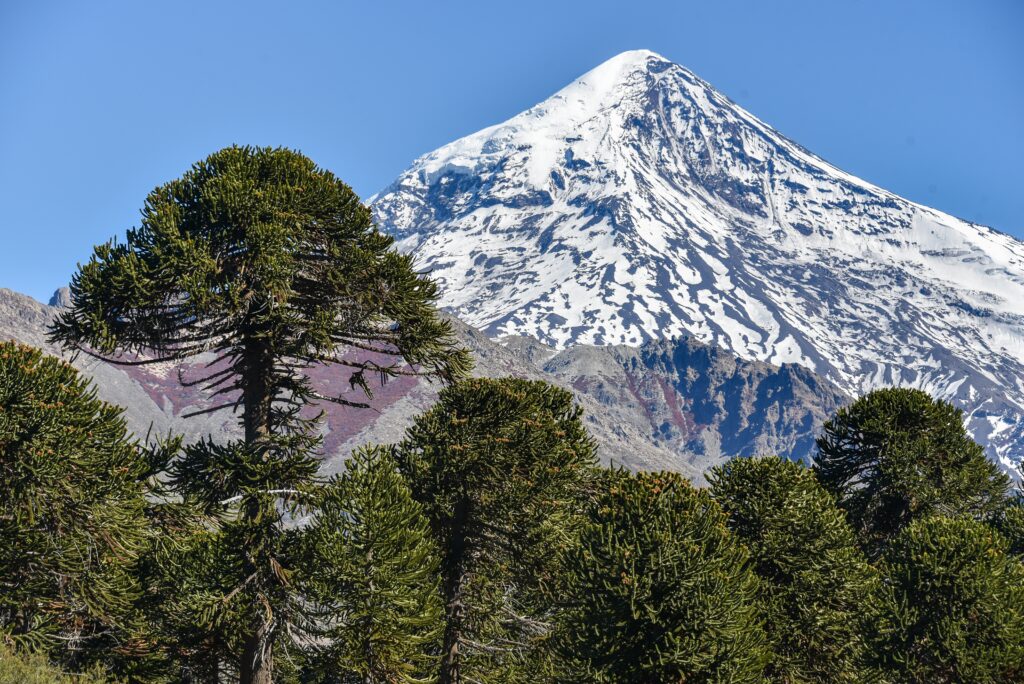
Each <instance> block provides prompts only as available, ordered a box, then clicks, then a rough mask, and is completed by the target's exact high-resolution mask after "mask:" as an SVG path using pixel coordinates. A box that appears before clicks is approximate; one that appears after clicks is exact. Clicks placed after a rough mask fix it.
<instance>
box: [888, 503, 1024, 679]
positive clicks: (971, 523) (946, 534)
mask: <svg viewBox="0 0 1024 684" xmlns="http://www.w3.org/2000/svg"><path fill="white" fill-rule="evenodd" d="M879 566H880V569H881V571H882V575H883V577H884V578H885V582H884V584H885V587H886V590H887V591H888V592H890V594H891V597H890V600H888V601H886V602H884V603H882V604H881V605H882V607H883V611H882V614H881V620H880V622H879V629H878V630H877V631H876V632H875V633H874V634H872V635H871V636H872V639H871V641H872V646H873V648H872V649H871V651H870V652H871V653H872V654H873V657H874V658H875V659H876V660H877V662H878V665H879V666H880V667H881V668H882V669H883V670H884V671H885V672H886V673H887V674H889V678H890V680H891V681H894V682H907V683H908V684H954V682H990V683H992V684H1001V683H1004V682H1005V683H1006V684H1009V683H1010V682H1020V681H1024V565H1022V564H1021V563H1020V561H1019V560H1018V559H1017V558H1014V557H1012V556H1010V555H1008V553H1007V542H1006V540H1005V539H1004V538H1003V537H1002V536H1001V535H1000V534H999V533H998V532H996V531H995V530H993V529H992V528H990V527H988V526H987V525H984V524H982V523H980V522H977V521H975V520H972V519H970V518H968V517H964V516H961V517H957V518H945V517H932V518H922V519H920V520H917V521H915V522H913V523H911V524H910V525H909V526H907V527H906V528H905V529H904V530H903V531H901V532H900V534H899V535H898V536H897V537H896V539H895V540H894V541H893V543H892V544H891V545H890V546H889V547H888V548H887V549H886V553H885V556H884V557H883V559H882V561H881V563H880V564H879Z"/></svg>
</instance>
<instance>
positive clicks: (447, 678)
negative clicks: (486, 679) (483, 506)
mask: <svg viewBox="0 0 1024 684" xmlns="http://www.w3.org/2000/svg"><path fill="white" fill-rule="evenodd" d="M468 517H469V505H468V503H467V502H466V501H462V502H460V503H459V504H458V505H457V506H456V507H455V515H454V520H453V521H452V537H451V548H450V549H449V555H448V558H447V562H446V563H445V566H446V567H445V577H444V599H445V626H444V645H443V649H442V652H441V677H440V679H439V684H462V651H461V649H460V647H461V644H462V636H463V634H462V631H463V626H464V623H465V618H466V604H465V601H464V599H463V595H462V591H463V588H464V586H465V580H466V560H467V559H466V522H467V520H468Z"/></svg>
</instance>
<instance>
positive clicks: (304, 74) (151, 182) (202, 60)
mask: <svg viewBox="0 0 1024 684" xmlns="http://www.w3.org/2000/svg"><path fill="white" fill-rule="evenodd" d="M1022 36H1024V2H1021V1H1020V0H1001V1H1000V0H960V1H957V2H950V1H947V0H927V1H920V2H918V1H910V0H886V1H874V0H871V1H869V0H847V1H845V2H838V1H836V2H832V1H822V0H808V1H797V0H749V1H746V2H740V1H738V0H716V1H714V2H712V1H710V0H700V1H699V2H689V1H682V0H666V1H664V2H642V1H639V0H633V1H632V2H628V3H627V2H621V1H620V2H604V1H601V0H588V1H579V2H565V1H562V0H543V1H541V2H533V1H519V2H504V3H501V2H497V1H495V2H491V1H490V0H488V1H486V2H485V1H482V0H476V1H475V2H440V1H438V2H422V1H421V2H359V3H355V2H347V1H342V0H335V1H333V2H304V1H301V0H292V1H290V2H283V1H279V2H259V1H255V0H250V1H249V2H237V3H230V2H224V1H218V0H205V1H202V2H192V1H185V0H176V1H173V2H148V1H147V2H140V1H133V2H129V1H125V2H105V1H103V0H90V1H89V2H58V1H49V2H46V1H43V0H0V238H2V242H0V287H9V288H12V289H16V290H20V291H22V292H26V293H28V294H31V295H33V296H35V297H37V298H40V299H44V300H45V299H46V298H47V297H48V296H49V294H50V293H51V292H52V291H53V289H54V288H56V287H57V286H58V285H61V284H63V283H65V282H66V281H67V280H68V278H69V276H70V274H71V273H72V272H73V270H74V268H75V264H76V262H78V261H80V260H85V259H86V258H87V257H88V256H89V254H90V250H91V246H92V245H93V244H95V243H97V242H102V241H105V240H106V239H108V238H110V237H112V236H114V235H123V233H124V231H125V229H127V228H128V227H130V226H132V225H134V224H135V223H136V222H137V218H138V211H139V208H140V207H141V205H142V201H143V199H144V198H145V196H146V193H147V192H148V191H149V190H151V189H152V188H153V187H155V186H156V185H158V184H160V183H162V182H164V181H167V180H170V179H172V178H175V177H177V176H179V175H180V174H181V173H182V172H183V171H185V169H186V168H187V167H188V166H189V164H190V163H192V162H193V161H196V160H197V159H200V158H202V157H204V156H206V155H207V154H209V153H210V152H212V151H214V150H216V149H219V148H220V147H223V146H225V145H228V144H231V143H250V144H258V145H285V146H289V147H295V148H299V149H301V150H302V151H303V152H305V153H306V154H308V155H310V156H311V157H313V158H314V159H315V160H316V161H317V162H318V163H320V164H321V165H322V166H325V167H327V168H330V169H331V170H333V171H334V172H335V173H337V174H338V175H339V176H341V177H342V178H344V179H345V180H347V181H348V182H349V183H350V184H351V185H352V186H353V187H354V188H355V189H356V191H357V192H359V193H360V194H361V195H362V196H364V197H366V196H369V195H371V194H372V193H374V192H376V191H377V190H379V189H380V188H381V187H383V186H385V185H386V184H387V183H389V182H390V181H391V180H392V179H393V178H394V177H395V176H396V175H397V174H398V173H399V172H400V171H401V170H402V169H403V168H404V167H405V166H406V165H407V164H408V163H409V162H410V161H411V160H412V159H414V158H415V157H417V156H418V155H420V154H422V153H424V152H428V151H430V150H432V149H434V148H435V147H438V146H439V145H442V144H444V143H446V142H448V141H450V140H453V139H455V138H457V137H460V136H462V135H465V134H468V133H471V132H473V131H475V130H478V129H480V128H482V127H484V126H488V125H491V124H493V123H497V122H499V121H501V120H504V119H506V118H508V117H509V116H511V115H513V114H515V113H517V112H519V111H521V110H522V109H525V108H527V107H528V106H530V105H532V104H534V103H536V102H537V101H539V100H541V99H543V98H545V97H547V96H548V95H550V94H551V93H552V92H554V91H555V90H557V89H558V88H560V87H562V86H563V85H565V84H566V83H568V82H569V81H571V80H572V79H573V78H575V77H576V76H578V75H580V74H581V73H583V72H585V71H587V70H588V69H590V68H592V67H593V66H595V65H597V64H598V63H600V62H601V61H603V60H605V59H607V58H608V57H611V56H612V55H614V54H617V53H618V52H621V51H623V50H628V49H634V48H648V49H651V50H654V51H656V52H659V53H661V54H663V55H665V56H666V57H668V58H670V59H672V60H673V61H676V62H678V63H680V64H683V65H684V66H687V67H689V68H690V69H692V70H693V71H695V72H696V73H697V74H699V75H700V76H702V77H703V78H704V79H706V80H708V81H709V82H711V83H712V84H713V85H714V86H716V87H717V88H718V89H719V90H721V91H722V92H724V93H725V94H726V95H728V96H729V97H731V98H732V99H733V100H735V101H736V102H738V103H740V104H741V105H742V106H744V107H745V108H747V109H748V110H750V111H751V112H753V113H754V114H756V115H757V116H758V117H760V118H761V119H763V120H765V121H767V122H768V123H770V124H772V125H773V126H775V127H776V128H777V129H779V130H780V131H782V132H783V133H784V134H786V135H788V136H789V137H790V138H792V139H794V140H796V141H797V142H799V143H801V144H803V145H804V146H805V147H807V148H809V149H811V150H813V151H814V152H816V153H817V154H819V155H821V156H823V157H825V158H826V159H828V160H829V161H831V162H832V163H834V164H836V165H838V166H839V167H841V168H843V169H846V170H848V171H850V172H852V173H854V174H856V175H858V176H861V177H863V178H865V179H867V180H869V181H871V182H873V183H876V184H878V185H881V186H882V187H885V188H888V189H890V190H892V191H894V192H897V193H899V194H901V195H903V196H905V197H908V198H910V199H913V200H916V201H919V202H922V203H925V204H929V205H932V206H935V207H937V208H940V209H943V210H945V211H948V212H950V213H953V214H956V215H958V216H962V217H964V218H967V219H971V220H974V221H978V222H981V223H985V224H988V225H991V226H993V227H995V228H998V229H1000V230H1003V231H1005V232H1008V233H1011V234H1014V235H1016V236H1018V237H1022V238H1024V171H1022V167H1021V164H1022V162H1024V38H1022Z"/></svg>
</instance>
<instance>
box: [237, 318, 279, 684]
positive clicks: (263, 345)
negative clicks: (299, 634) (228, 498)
mask: <svg viewBox="0 0 1024 684" xmlns="http://www.w3.org/2000/svg"><path fill="white" fill-rule="evenodd" d="M243 359H244V373H245V375H244V376H243V378H242V408H243V418H242V422H243V427H244V429H245V443H246V444H247V445H249V446H252V445H255V444H259V443H260V442H262V441H264V440H266V439H267V438H268V437H269V436H270V434H271V426H270V409H271V403H272V401H273V398H274V388H273V370H274V357H273V353H272V351H271V348H270V341H269V340H267V339H266V338H265V337H261V336H260V335H258V334H254V335H252V336H247V340H246V343H245V351H244V352H243ZM268 458H271V455H270V454H269V453H264V454H263V459H264V460H266V459H268ZM261 508H262V507H261V506H260V505H259V504H255V505H250V506H245V507H244V508H243V510H242V516H243V518H244V519H246V520H250V521H254V520H255V519H257V518H258V517H259V516H261V515H266V514H268V511H263V510H261ZM269 513H272V512H269ZM259 566H260V563H259V561H258V559H253V560H252V562H251V564H250V567H248V568H246V570H247V573H246V574H247V575H248V574H252V573H256V574H263V573H265V572H266V571H267V568H263V567H259ZM260 612H261V613H262V611H260ZM273 640H274V635H273V634H272V622H270V621H267V620H266V618H264V619H263V620H262V621H261V622H260V623H259V624H258V625H256V626H255V631H254V632H253V633H252V634H249V635H246V637H245V639H244V641H243V648H242V659H241V664H240V668H239V675H240V676H239V681H240V684H272V682H273V677H274V653H273Z"/></svg>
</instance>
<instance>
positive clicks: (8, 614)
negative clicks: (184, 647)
mask: <svg viewBox="0 0 1024 684" xmlns="http://www.w3.org/2000/svg"><path fill="white" fill-rule="evenodd" d="M147 473H148V463H147V461H146V458H145V457H144V454H143V453H142V451H141V450H140V449H139V448H138V446H137V444H136V443H135V441H134V439H132V437H131V435H130V434H129V433H128V430H127V428H126V427H125V423H124V419H123V418H122V417H121V409H119V408H117V407H114V406H111V405H109V404H106V403H104V402H103V401H100V400H99V399H98V398H97V397H96V390H95V388H93V387H92V386H91V384H90V383H89V382H88V381H87V380H86V379H85V378H82V377H80V376H79V375H78V372H77V371H76V370H75V369H74V368H72V367H71V366H70V365H68V364H67V363H65V362H63V361H61V360H59V359H56V358H54V357H52V356H47V355H45V354H43V353H42V352H40V351H39V350H38V349H33V348H31V347H26V346H21V345H16V344H12V343H9V342H2V343H0V482H2V483H3V492H2V496H0V641H7V640H8V639H10V640H13V641H14V642H15V643H17V644H20V645H23V646H28V647H31V648H34V649H40V650H42V649H45V650H46V651H48V652H49V653H50V655H51V656H52V657H53V658H54V659H55V660H56V661H58V662H60V663H61V664H63V665H66V666H71V667H76V668H77V667H79V666H81V665H82V664H83V663H84V662H89V661H90V660H91V661H94V662H95V661H97V660H102V661H103V662H104V663H106V664H109V663H110V662H111V661H112V660H115V659H117V657H118V656H122V657H123V658H127V659H138V658H139V657H140V656H141V654H142V653H143V652H144V651H145V649H144V648H140V647H141V646H142V644H141V642H140V640H139V639H138V638H137V637H138V632H137V631H136V629H135V627H134V624H133V622H134V618H133V615H134V603H135V601H136V599H137V598H138V596H139V594H140V591H141V590H140V587H139V583H138V581H137V579H136V577H135V564H136V562H137V559H138V556H139V553H140V552H141V551H142V549H144V548H145V544H146V541H147V538H148V536H149V528H148V524H147V521H146V517H145V513H144V509H145V506H146V501H145V498H144V494H145V491H146V490H145V486H144V483H145V480H146V476H147Z"/></svg>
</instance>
